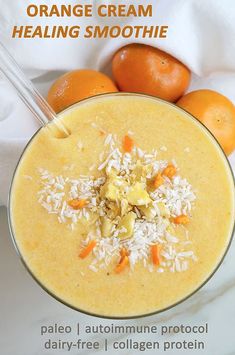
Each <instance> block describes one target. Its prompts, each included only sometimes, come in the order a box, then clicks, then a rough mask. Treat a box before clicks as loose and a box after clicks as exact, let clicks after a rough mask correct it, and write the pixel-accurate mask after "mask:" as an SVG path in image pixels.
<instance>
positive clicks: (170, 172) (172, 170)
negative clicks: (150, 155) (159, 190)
mask: <svg viewBox="0 0 235 355" xmlns="http://www.w3.org/2000/svg"><path fill="white" fill-rule="evenodd" d="M176 172H177V170H176V167H175V166H174V165H173V164H169V165H168V166H167V167H166V168H165V169H164V170H163V172H162V175H164V176H167V177H168V178H169V179H172V178H173V177H174V176H175V174H176Z"/></svg>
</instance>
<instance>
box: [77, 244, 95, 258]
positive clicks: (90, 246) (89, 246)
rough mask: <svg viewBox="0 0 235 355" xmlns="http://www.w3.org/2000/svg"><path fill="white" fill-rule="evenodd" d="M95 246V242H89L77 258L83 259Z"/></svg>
mask: <svg viewBox="0 0 235 355" xmlns="http://www.w3.org/2000/svg"><path fill="white" fill-rule="evenodd" d="M95 246H96V241H95V240H91V241H90V242H89V244H88V245H87V246H86V247H85V248H84V249H83V250H82V251H81V253H80V254H79V257H80V258H82V259H85V258H86V257H87V256H88V255H89V254H90V253H91V252H92V250H93V249H94V247H95Z"/></svg>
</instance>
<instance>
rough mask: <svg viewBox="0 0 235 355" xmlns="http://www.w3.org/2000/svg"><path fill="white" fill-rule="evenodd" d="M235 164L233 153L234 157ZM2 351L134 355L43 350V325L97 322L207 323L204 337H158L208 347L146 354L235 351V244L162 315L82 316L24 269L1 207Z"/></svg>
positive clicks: (7, 354)
mask: <svg viewBox="0 0 235 355" xmlns="http://www.w3.org/2000/svg"><path fill="white" fill-rule="evenodd" d="M232 166H233V168H234V167H235V156H234V155H233V157H232ZM0 261H1V268H0V355H43V354H48V355H52V354H72V355H75V354H94V353H97V354H111V355H113V354H124V355H130V354H131V355H135V354H137V353H141V352H137V351H135V350H132V351H131V350H130V351H118V352H104V351H103V350H102V351H97V352H95V351H78V350H73V351H70V352H67V351H65V350H45V349H44V348H43V344H44V342H45V340H46V339H47V336H46V337H45V336H44V337H41V335H40V330H41V326H42V325H46V326H49V325H53V324H55V323H58V324H62V325H71V326H75V325H76V323H77V322H79V323H80V325H81V327H83V326H85V325H98V324H100V323H101V324H107V325H110V324H112V323H115V324H128V325H140V324H146V325H147V324H152V325H154V324H155V325H158V326H161V325H180V324H184V325H187V324H189V325H194V324H195V325H199V324H205V323H208V325H209V333H208V334H207V335H202V336H201V337H200V336H199V337H198V336H197V335H195V334H191V335H182V334H181V335H178V334H171V335H169V336H163V337H162V338H161V340H160V341H168V340H169V339H170V341H183V340H184V339H186V340H189V339H190V340H194V339H199V340H200V339H201V340H203V341H204V342H205V346H206V348H205V350H204V351H201V350H200V351H198V350H195V351H194V350H190V351H189V350H179V351H167V352H163V351H162V350H161V351H153V350H148V351H146V352H145V353H146V354H170V355H177V354H187V355H190V354H206V355H235V244H234V241H233V243H232V245H231V247H230V250H229V252H228V254H227V256H226V258H225V260H224V262H223V264H222V266H221V267H220V268H219V270H218V271H217V272H216V274H215V275H214V277H213V278H212V279H211V280H210V281H209V282H208V283H207V284H206V285H205V286H204V287H203V288H202V289H201V290H200V291H199V292H197V293H196V294H195V295H194V296H192V297H191V298H190V299H188V300H187V301H185V302H183V303H182V304H180V305H178V306H177V307H175V308H173V309H171V310H169V311H166V312H164V313H161V314H159V315H155V316H151V317H147V318H142V319H138V320H128V321H111V320H102V319H99V318H95V317H91V316H87V315H83V314H81V313H78V312H76V311H74V310H72V309H70V308H68V307H66V306H64V305H63V304H61V303H59V302H57V301H56V300H54V299H53V298H52V297H51V296H49V295H48V294H47V293H46V292H44V291H43V290H42V289H41V288H40V287H39V286H38V285H37V283H36V282H35V281H34V280H33V279H32V277H31V276H30V275H29V274H28V272H27V271H26V270H25V268H24V266H23V265H22V264H21V261H20V260H19V258H18V256H17V254H16V252H15V249H14V246H13V244H12V241H11V238H10V235H9V229H8V222H7V211H6V208H4V207H2V208H0ZM50 337H51V338H52V339H59V338H61V340H63V341H67V340H74V338H76V337H74V335H73V334H72V335H71V334H70V335H66V336H64V335H51V336H50ZM104 337H105V336H103V335H98V336H97V335H82V340H87V339H91V340H93V341H94V339H97V338H98V339H100V340H102V339H103V338H104ZM127 337H129V336H128V335H108V336H107V338H108V340H109V342H112V341H114V340H121V339H125V338H127ZM131 337H132V338H133V340H138V341H140V340H145V341H146V340H152V341H153V340H159V338H158V339H156V335H145V334H142V335H140V334H136V335H132V336H131Z"/></svg>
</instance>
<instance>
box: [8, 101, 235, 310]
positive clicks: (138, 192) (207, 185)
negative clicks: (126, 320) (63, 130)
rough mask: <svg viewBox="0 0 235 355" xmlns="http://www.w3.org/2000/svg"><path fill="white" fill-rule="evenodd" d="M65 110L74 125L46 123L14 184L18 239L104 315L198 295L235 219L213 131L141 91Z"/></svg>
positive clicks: (28, 254)
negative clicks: (58, 131) (57, 129)
mask: <svg viewBox="0 0 235 355" xmlns="http://www.w3.org/2000/svg"><path fill="white" fill-rule="evenodd" d="M60 119H61V120H63V121H64V123H65V125H66V127H68V128H69V130H70V131H71V135H70V136H69V137H67V138H63V139H62V138H56V137H54V136H53V135H52V133H51V131H50V129H48V128H42V129H41V130H40V131H39V132H38V134H37V135H36V136H35V137H34V138H33V140H32V141H31V143H30V144H29V145H28V147H27V149H26V151H25V153H24V155H23V157H22V159H21V161H20V163H19V165H18V168H17V171H16V174H15V177H14V181H13V186H12V191H11V201H10V213H11V222H12V229H13V233H14V237H15V241H16V244H17V247H18V249H19V251H20V253H21V255H22V257H23V259H24V261H25V263H26V264H27V266H28V268H29V269H30V270H31V272H32V274H33V275H34V276H35V277H36V279H37V280H38V281H39V282H40V283H41V284H42V285H43V286H44V287H45V288H46V289H48V290H49V292H51V293H52V294H54V295H55V296H56V297H57V298H59V299H60V300H62V301H63V302H65V303H66V304H68V305H71V306H72V307H74V308H77V309H80V310H82V311H86V312H89V313H92V314H96V315H101V316H108V317H131V316H138V315H143V314H149V313H152V312H155V311H159V310H162V309H165V308H167V307H169V306H171V305H173V304H175V303H177V302H178V301H180V300H182V299H184V298H185V297H187V296H188V295H189V294H191V293H192V292H193V291H195V290H196V289H197V288H198V287H199V286H200V285H201V284H202V283H203V282H205V281H206V279H208V277H209V276H210V275H211V274H212V272H213V271H214V270H215V269H216V267H217V266H218V264H219V263H220V261H221V259H222V257H223V255H224V253H225V251H226V249H227V247H228V244H229V241H230V239H231V234H232V229H233V224H234V182H233V177H232V174H231V171H230V168H229V165H228V163H227V161H226V158H225V156H224V155H223V153H222V152H221V150H220V148H219V146H218V145H217V143H216V142H215V140H214V139H213V137H212V136H211V135H210V134H209V133H208V131H207V130H206V129H205V128H204V127H203V126H202V125H200V124H199V123H198V122H197V121H196V120H194V119H193V118H191V116H189V115H188V114H187V113H184V112H183V111H181V110H179V109H178V108H177V107H175V106H174V105H171V104H167V103H165V102H163V101H160V100H155V99H153V98H148V97H144V96H138V95H137V96H134V95H131V96H128V95H122V96H121V95H111V96H104V97H97V98H94V99H90V100H87V101H84V102H82V103H80V104H77V105H74V106H72V107H71V108H70V109H67V110H66V111H64V112H63V113H61V114H60ZM111 161H112V163H111ZM124 200H125V201H124ZM123 201H124V202H123ZM150 207H151V208H150ZM141 233H142V234H141ZM138 238H139V239H138ZM92 243H93V245H92ZM141 243H142V244H141ZM89 249H90V250H89ZM123 253H124V254H123ZM120 265H121V267H120Z"/></svg>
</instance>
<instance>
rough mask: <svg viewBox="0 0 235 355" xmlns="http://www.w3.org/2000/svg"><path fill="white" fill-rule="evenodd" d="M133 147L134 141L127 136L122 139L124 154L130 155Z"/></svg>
mask: <svg viewBox="0 0 235 355" xmlns="http://www.w3.org/2000/svg"><path fill="white" fill-rule="evenodd" d="M133 146H134V141H133V139H132V138H131V137H129V136H128V135H126V136H124V139H123V150H124V152H127V153H130V152H131V151H132V149H133Z"/></svg>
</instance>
